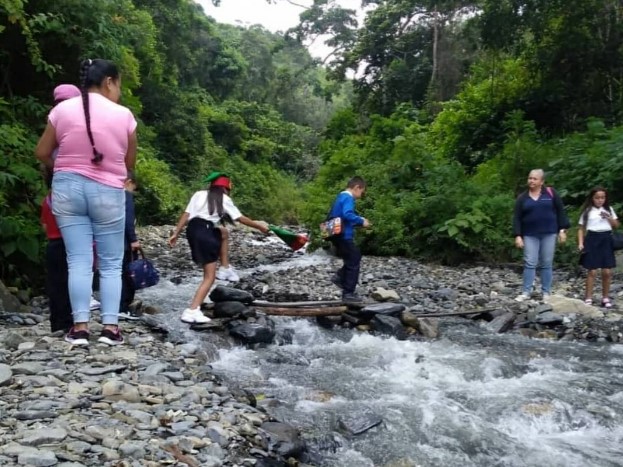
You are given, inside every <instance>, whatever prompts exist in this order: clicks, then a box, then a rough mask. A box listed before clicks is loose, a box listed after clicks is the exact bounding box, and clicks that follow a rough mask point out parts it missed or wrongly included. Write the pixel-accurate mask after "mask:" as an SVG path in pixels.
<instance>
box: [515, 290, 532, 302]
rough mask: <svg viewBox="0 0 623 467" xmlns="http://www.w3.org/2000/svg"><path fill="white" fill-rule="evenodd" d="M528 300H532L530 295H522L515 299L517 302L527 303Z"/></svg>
mask: <svg viewBox="0 0 623 467" xmlns="http://www.w3.org/2000/svg"><path fill="white" fill-rule="evenodd" d="M526 300H530V294H527V293H525V292H524V293H522V294H519V295H517V296H516V297H515V301H516V302H525V301H526Z"/></svg>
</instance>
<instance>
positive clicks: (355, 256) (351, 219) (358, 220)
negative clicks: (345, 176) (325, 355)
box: [329, 177, 370, 303]
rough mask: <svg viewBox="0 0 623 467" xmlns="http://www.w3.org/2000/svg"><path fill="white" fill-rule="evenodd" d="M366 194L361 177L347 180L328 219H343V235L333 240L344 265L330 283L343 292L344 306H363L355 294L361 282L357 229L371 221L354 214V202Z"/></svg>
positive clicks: (368, 224) (367, 225)
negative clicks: (357, 304)
mask: <svg viewBox="0 0 623 467" xmlns="http://www.w3.org/2000/svg"><path fill="white" fill-rule="evenodd" d="M365 191H366V182H365V181H364V180H363V178H361V177H353V178H351V179H350V180H349V181H348V185H347V187H346V190H344V191H342V192H341V193H340V194H339V195H337V198H336V199H335V201H334V202H333V206H332V207H331V211H330V212H329V218H330V219H332V218H334V217H340V218H341V219H342V233H341V234H340V235H337V236H335V237H333V238H332V239H331V242H332V243H333V245H335V248H336V251H337V255H338V256H339V257H340V258H342V260H343V261H344V265H343V266H342V267H341V268H340V269H338V271H337V272H336V274H335V276H333V278H332V279H331V281H332V282H333V283H334V284H335V285H337V286H338V287H340V288H341V289H342V301H343V302H344V303H361V302H362V301H363V299H362V298H361V297H360V296H359V295H357V294H356V293H355V289H356V287H357V283H358V282H359V268H360V265H361V252H360V251H359V248H357V245H355V227H369V226H370V222H368V220H367V219H366V218H364V217H361V216H360V215H359V214H357V213H356V212H355V201H356V200H358V199H359V198H361V197H362V196H363V194H364V193H365Z"/></svg>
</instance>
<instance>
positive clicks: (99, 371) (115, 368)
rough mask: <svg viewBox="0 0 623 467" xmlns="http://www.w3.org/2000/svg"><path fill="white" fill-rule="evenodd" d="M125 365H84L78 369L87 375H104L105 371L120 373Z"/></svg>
mask: <svg viewBox="0 0 623 467" xmlns="http://www.w3.org/2000/svg"><path fill="white" fill-rule="evenodd" d="M127 367H128V366H127V365H110V366H100V367H97V366H96V367H85V368H81V369H80V370H78V371H79V372H80V373H83V374H85V375H89V376H99V375H105V374H106V373H121V372H123V370H125V369H126V368H127Z"/></svg>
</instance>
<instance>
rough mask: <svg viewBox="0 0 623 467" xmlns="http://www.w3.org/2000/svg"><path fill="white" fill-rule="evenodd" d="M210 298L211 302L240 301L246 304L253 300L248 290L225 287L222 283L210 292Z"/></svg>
mask: <svg viewBox="0 0 623 467" xmlns="http://www.w3.org/2000/svg"><path fill="white" fill-rule="evenodd" d="M210 300H212V301H213V302H216V303H218V302H240V303H245V304H247V305H249V304H251V303H252V302H253V300H255V299H254V297H253V295H251V294H250V293H249V292H245V291H244V290H240V289H234V288H233V287H225V286H223V285H217V286H216V287H215V289H214V290H213V291H212V292H210Z"/></svg>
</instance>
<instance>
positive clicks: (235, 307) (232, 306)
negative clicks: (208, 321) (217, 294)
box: [214, 301, 247, 318]
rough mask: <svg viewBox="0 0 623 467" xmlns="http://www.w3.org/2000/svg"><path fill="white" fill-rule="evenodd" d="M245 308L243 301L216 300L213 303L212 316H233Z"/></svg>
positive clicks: (239, 313)
mask: <svg viewBox="0 0 623 467" xmlns="http://www.w3.org/2000/svg"><path fill="white" fill-rule="evenodd" d="M246 310H247V307H246V305H245V304H244V303H240V302H234V301H227V302H216V303H215V304H214V317H215V318H235V317H236V316H238V315H241V314H242V313H244V312H245V311H246Z"/></svg>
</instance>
